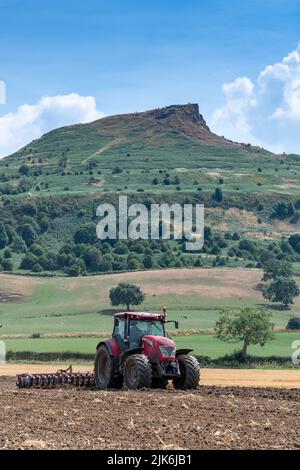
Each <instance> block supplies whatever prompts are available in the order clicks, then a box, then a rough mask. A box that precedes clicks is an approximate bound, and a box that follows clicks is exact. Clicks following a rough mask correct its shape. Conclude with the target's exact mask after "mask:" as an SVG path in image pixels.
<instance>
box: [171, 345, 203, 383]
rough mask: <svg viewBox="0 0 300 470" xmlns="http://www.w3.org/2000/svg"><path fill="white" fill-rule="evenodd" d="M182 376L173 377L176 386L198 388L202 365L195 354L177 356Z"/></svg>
mask: <svg viewBox="0 0 300 470" xmlns="http://www.w3.org/2000/svg"><path fill="white" fill-rule="evenodd" d="M176 359H177V361H178V363H179V369H180V377H176V378H174V379H173V384H174V388H177V389H180V390H187V389H196V388H197V387H198V385H199V382H200V365H199V362H198V361H197V359H196V358H195V357H194V356H186V355H185V354H181V355H180V356H177V358H176Z"/></svg>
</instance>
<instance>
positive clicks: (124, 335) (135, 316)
mask: <svg viewBox="0 0 300 470" xmlns="http://www.w3.org/2000/svg"><path fill="white" fill-rule="evenodd" d="M114 319H115V322H114V330H113V335H112V336H113V337H114V338H115V340H116V341H117V343H118V345H119V347H120V349H121V351H122V352H124V351H126V350H128V349H134V348H139V347H140V346H141V342H142V338H143V337H145V336H146V337H147V336H156V337H157V336H158V337H166V331H165V323H166V315H165V314H155V313H146V312H138V313H137V312H121V313H117V314H116V315H115V316H114Z"/></svg>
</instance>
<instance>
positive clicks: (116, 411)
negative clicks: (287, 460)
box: [0, 377, 300, 450]
mask: <svg viewBox="0 0 300 470" xmlns="http://www.w3.org/2000/svg"><path fill="white" fill-rule="evenodd" d="M299 416H300V389H293V388H290V389H285V388H271V387H265V388H252V387H248V388H244V387H236V386H228V387H218V386H209V385H201V386H200V387H199V389H198V390H195V391H176V390H174V389H173V388H172V386H170V388H169V389H168V390H166V391H161V390H141V391H126V390H118V391H97V390H94V389H76V388H71V387H68V388H63V389H59V388H56V389H17V388H16V386H15V380H14V378H13V377H0V449H111V450H114V449H116V450H121V449H126V450H129V449H152V450H154V449H164V450H168V449H169V450H175V449H179V450H180V449H299V448H300V427H299Z"/></svg>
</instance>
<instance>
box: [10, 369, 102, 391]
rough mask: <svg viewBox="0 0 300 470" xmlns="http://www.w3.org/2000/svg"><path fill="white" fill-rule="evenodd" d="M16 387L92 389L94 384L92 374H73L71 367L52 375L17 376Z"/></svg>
mask: <svg viewBox="0 0 300 470" xmlns="http://www.w3.org/2000/svg"><path fill="white" fill-rule="evenodd" d="M16 379H17V380H16V385H17V387H19V388H30V387H37V388H53V387H56V386H62V385H66V384H69V385H73V386H75V387H92V386H94V384H95V378H94V374H91V373H90V372H86V373H82V372H73V370H72V366H70V367H68V369H66V370H62V369H60V370H58V371H57V372H55V373H54V374H18V375H17V377H16Z"/></svg>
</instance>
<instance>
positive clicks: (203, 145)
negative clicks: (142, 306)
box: [0, 104, 300, 276]
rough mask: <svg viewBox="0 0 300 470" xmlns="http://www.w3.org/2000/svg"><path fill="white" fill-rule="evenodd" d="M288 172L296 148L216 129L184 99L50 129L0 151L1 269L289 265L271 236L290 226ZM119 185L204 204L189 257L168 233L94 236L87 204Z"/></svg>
mask: <svg viewBox="0 0 300 470" xmlns="http://www.w3.org/2000/svg"><path fill="white" fill-rule="evenodd" d="M299 178H300V156H298V155H275V154H272V153H271V152H268V151H267V150H265V149H262V148H259V147H253V146H251V145H249V144H239V143H235V142H232V141H229V140H226V139H225V138H223V137H219V136H217V135H215V134H213V133H212V132H210V130H209V128H208V127H207V125H206V123H205V121H204V119H203V116H201V115H200V114H199V109H198V106H197V105H193V104H189V105H183V106H170V107H167V108H163V109H156V110H151V111H146V112H144V113H135V114H128V115H120V116H112V117H107V118H103V119H100V120H98V121H95V122H94V123H90V124H84V125H76V126H69V127H65V128H61V129H56V130H54V131H51V132H49V133H48V134H46V135H44V136H43V137H41V138H40V139H38V140H36V141H33V142H31V143H30V144H29V145H27V146H26V147H24V148H23V149H21V150H19V151H18V152H16V153H15V154H13V155H10V156H8V157H6V158H4V159H2V160H0V270H2V271H16V272H24V273H26V272H29V271H31V272H34V273H36V274H41V273H48V274H49V273H53V274H58V275H61V274H67V275H70V276H75V275H79V274H84V273H85V272H88V273H91V272H94V273H97V272H111V271H119V272H120V271H134V270H138V269H144V268H147V269H149V268H168V267H170V268H172V267H179V268H180V267H193V266H194V267H199V266H202V265H204V266H224V265H226V266H238V267H245V266H253V267H255V266H257V267H260V266H261V265H262V263H263V260H264V259H266V257H267V256H270V257H271V258H277V259H283V258H285V259H287V260H288V261H291V262H294V263H299V262H300V253H299V251H300V248H299V249H298V248H297V249H295V247H294V246H291V245H289V244H286V241H285V240H284V241H283V242H282V240H281V238H282V237H285V238H286V239H288V238H289V237H290V236H291V235H292V234H294V233H299V231H300V191H299V187H300V181H299ZM216 191H218V193H216ZM120 194H123V195H127V196H128V199H129V204H131V203H133V202H135V203H136V202H140V203H143V204H146V205H147V206H148V207H149V206H150V204H151V203H153V202H156V203H161V202H168V203H170V204H172V203H174V202H178V203H181V204H183V203H194V204H195V203H204V204H205V217H206V219H205V220H206V225H207V226H209V227H211V228H212V229H213V232H212V234H211V235H209V236H208V232H206V241H205V246H204V248H203V250H201V252H200V253H198V254H197V256H195V255H193V256H192V255H190V254H188V253H185V248H184V245H183V244H181V243H175V242H171V243H166V242H161V243H160V242H157V243H152V242H150V241H149V242H145V243H144V242H143V243H140V242H138V243H131V242H129V243H126V244H125V245H126V246H124V244H123V245H122V246H120V245H119V244H115V243H114V242H112V243H109V244H101V243H99V242H97V241H96V239H95V225H96V223H97V221H98V220H97V218H96V215H95V213H96V208H97V206H98V205H99V204H100V203H102V202H110V203H115V205H116V206H117V202H118V196H119V195H120ZM217 196H218V197H217ZM1 223H3V224H4V226H1ZM29 226H30V227H29ZM78 233H79V235H78ZM240 239H246V240H248V239H251V240H254V241H253V242H252V243H253V246H251V247H249V246H248V248H247V249H245V247H244V248H243V247H242V248H241V246H240V243H241V242H240ZM74 242H75V245H74ZM299 247H300V245H299ZM7 250H8V251H7ZM91 250H92V251H91ZM95 250H96V251H95ZM265 252H267V255H265V254H264V253H265ZM27 255H28V256H27ZM149 256H150V258H151V259H150V260H149ZM28 257H29V261H28ZM92 257H94V259H97V262H95V263H89V261H88V259H91V258H92ZM24 258H25V261H24ZM91 264H92V266H91Z"/></svg>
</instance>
